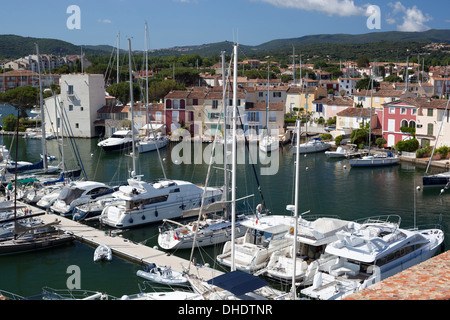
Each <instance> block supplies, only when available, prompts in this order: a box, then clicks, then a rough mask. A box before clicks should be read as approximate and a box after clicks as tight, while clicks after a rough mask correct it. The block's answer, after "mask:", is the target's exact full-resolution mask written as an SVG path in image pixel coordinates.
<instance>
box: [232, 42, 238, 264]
mask: <svg viewBox="0 0 450 320" xmlns="http://www.w3.org/2000/svg"><path fill="white" fill-rule="evenodd" d="M237 53H238V44H237V43H235V44H234V52H233V54H234V70H233V71H234V72H233V144H232V157H233V158H232V169H231V271H235V270H236V266H235V261H234V260H235V259H234V255H235V252H234V251H235V222H236V123H237V121H236V118H237V107H238V106H237V64H238V59H237Z"/></svg>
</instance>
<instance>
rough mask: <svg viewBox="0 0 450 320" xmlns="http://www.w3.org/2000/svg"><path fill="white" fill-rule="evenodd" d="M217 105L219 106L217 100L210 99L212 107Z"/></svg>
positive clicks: (215, 107) (214, 107)
mask: <svg viewBox="0 0 450 320" xmlns="http://www.w3.org/2000/svg"><path fill="white" fill-rule="evenodd" d="M218 106H219V101H217V100H213V101H212V108H213V109H217V107H218Z"/></svg>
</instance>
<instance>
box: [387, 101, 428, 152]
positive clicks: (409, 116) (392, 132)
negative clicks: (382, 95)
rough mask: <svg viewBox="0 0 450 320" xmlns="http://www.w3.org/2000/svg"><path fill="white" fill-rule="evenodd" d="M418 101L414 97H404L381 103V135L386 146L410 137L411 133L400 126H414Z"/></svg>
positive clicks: (391, 145) (392, 145)
mask: <svg viewBox="0 0 450 320" xmlns="http://www.w3.org/2000/svg"><path fill="white" fill-rule="evenodd" d="M418 105H419V104H418V103H417V102H416V99H414V98H404V99H400V100H395V101H392V102H388V103H385V104H384V105H383V108H384V110H383V117H382V135H383V139H385V140H386V141H387V144H386V146H387V147H394V146H395V145H396V143H397V142H399V141H404V140H408V139H411V137H412V136H411V134H410V133H409V132H407V131H405V130H403V131H402V130H401V128H415V127H416V117H417V111H418Z"/></svg>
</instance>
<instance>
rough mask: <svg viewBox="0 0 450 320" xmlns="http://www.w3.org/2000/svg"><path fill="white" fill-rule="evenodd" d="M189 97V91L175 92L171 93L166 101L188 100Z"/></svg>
mask: <svg viewBox="0 0 450 320" xmlns="http://www.w3.org/2000/svg"><path fill="white" fill-rule="evenodd" d="M188 96H189V91H185V90H175V91H170V92H169V93H168V94H167V95H166V96H165V98H166V99H187V97H188Z"/></svg>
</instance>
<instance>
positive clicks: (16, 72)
mask: <svg viewBox="0 0 450 320" xmlns="http://www.w3.org/2000/svg"><path fill="white" fill-rule="evenodd" d="M4 75H5V76H6V77H14V76H36V77H38V76H39V74H38V73H37V72H33V71H30V70H12V71H8V72H5V73H4Z"/></svg>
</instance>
